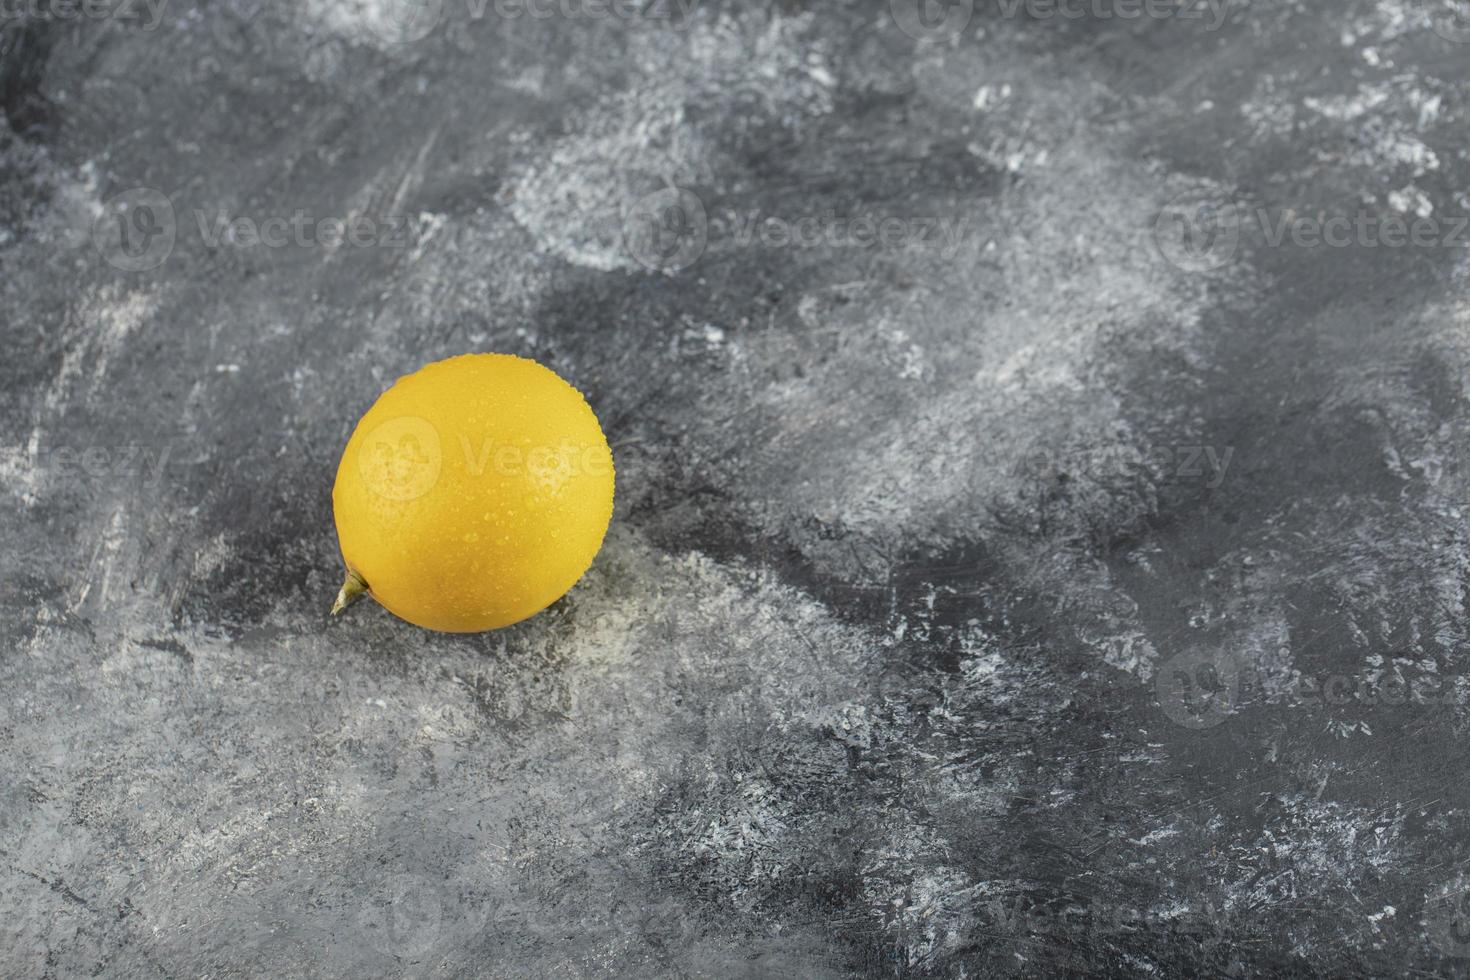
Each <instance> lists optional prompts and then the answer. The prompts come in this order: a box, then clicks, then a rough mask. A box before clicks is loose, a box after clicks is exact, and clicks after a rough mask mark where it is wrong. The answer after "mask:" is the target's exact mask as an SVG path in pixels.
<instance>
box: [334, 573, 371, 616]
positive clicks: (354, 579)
mask: <svg viewBox="0 0 1470 980" xmlns="http://www.w3.org/2000/svg"><path fill="white" fill-rule="evenodd" d="M367 590H368V584H367V583H366V582H364V581H363V580H362V576H361V575H359V574H357V573H356V572H354V571H352V570H351V569H348V571H347V580H346V581H345V582H343V583H342V590H341V591H340V592H338V593H337V601H336V602H334V603H332V615H333V616H335V615H337V614H338V613H339V612H341V611H342V610H344V609H346V608H347V607H348V606H350V605H352V603H353V601H354V600H355V599H357V597H358V596H360V595H362V594H363V593H364V592H366V591H367Z"/></svg>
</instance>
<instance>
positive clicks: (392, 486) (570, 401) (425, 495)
mask: <svg viewBox="0 0 1470 980" xmlns="http://www.w3.org/2000/svg"><path fill="white" fill-rule="evenodd" d="M332 508H333V511H334V513H335V515H336V520H337V538H338V540H339V541H340V542H341V545H342V559H343V561H344V562H346V564H347V581H346V583H345V584H344V585H343V586H342V591H341V592H340V593H339V594H338V596H337V603H336V605H335V606H334V607H333V608H332V612H333V613H337V612H341V611H342V609H344V608H346V606H347V604H348V603H350V602H351V601H352V600H353V599H355V598H356V597H357V596H358V595H361V594H362V593H364V592H366V593H368V594H370V595H371V596H372V597H373V598H374V599H376V600H377V601H378V602H380V603H381V604H382V605H383V606H384V607H386V608H387V610H388V611H389V612H391V613H393V614H394V615H395V616H399V617H401V618H403V619H406V620H408V621H409V622H410V623H413V624H415V625H417V626H423V627H425V628H427V629H432V630H443V631H445V632H451V633H470V632H476V631H479V630H488V629H496V628H497V627H501V626H508V625H510V624H511V623H515V622H518V621H520V620H522V619H525V618H526V617H527V616H531V615H533V614H535V613H537V612H540V611H541V610H542V609H545V608H546V607H547V606H549V605H551V603H553V602H555V601H556V600H557V599H558V598H560V597H561V596H562V595H563V594H564V593H565V592H566V591H567V590H568V589H570V588H571V587H572V585H573V584H574V583H575V582H576V581H577V579H579V578H581V577H582V573H583V572H585V571H586V570H587V567H588V566H589V565H591V564H592V559H593V557H594V556H596V554H597V551H598V549H599V548H601V547H602V537H603V535H604V534H605V533H606V531H607V524H608V521H609V520H610V519H611V518H612V509H613V461H612V451H611V450H609V449H608V445H607V439H606V437H605V436H603V434H602V428H601V426H599V425H598V424H597V416H596V415H594V414H592V409H591V408H589V407H588V405H587V402H586V400H585V399H584V398H583V397H582V395H581V393H580V392H578V391H577V389H576V388H573V387H572V386H571V385H569V384H567V383H566V382H565V381H563V380H562V379H561V378H560V377H558V376H557V375H556V373H555V372H553V371H551V370H550V369H549V368H546V367H543V366H541V365H540V364H537V363H536V362H535V361H531V360H527V359H526V358H523V357H516V356H514V355H511V354H465V355H463V356H461V357H452V358H450V359H448V360H446V361H438V362H436V363H434V364H430V365H428V366H427V367H424V368H422V369H420V370H419V371H417V372H415V373H414V374H410V375H408V376H407V377H404V378H399V379H398V383H397V384H395V385H394V386H393V387H391V388H389V389H388V390H387V391H385V392H383V394H382V395H381V396H380V397H379V398H378V400H377V402H376V403H374V405H373V407H372V408H370V409H368V411H367V414H366V415H364V416H363V417H362V419H361V420H360V421H359V422H358V423H357V428H356V430H354V431H353V433H352V437H351V438H350V439H348V440H347V448H346V449H345V450H343V452H342V461H341V462H340V463H339V464H338V466H337V483H336V485H335V486H334V487H333V489H332Z"/></svg>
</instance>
